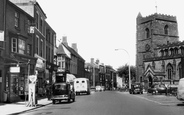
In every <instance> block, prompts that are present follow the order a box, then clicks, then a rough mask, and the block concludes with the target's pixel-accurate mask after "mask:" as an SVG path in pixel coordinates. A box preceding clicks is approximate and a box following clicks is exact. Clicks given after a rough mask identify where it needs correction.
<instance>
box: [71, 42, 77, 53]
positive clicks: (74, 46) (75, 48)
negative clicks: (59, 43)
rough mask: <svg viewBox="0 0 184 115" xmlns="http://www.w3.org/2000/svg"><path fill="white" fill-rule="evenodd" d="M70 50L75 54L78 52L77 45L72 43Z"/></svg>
mask: <svg viewBox="0 0 184 115" xmlns="http://www.w3.org/2000/svg"><path fill="white" fill-rule="evenodd" d="M72 48H73V49H74V50H75V51H76V52H78V49H77V44H76V43H72Z"/></svg>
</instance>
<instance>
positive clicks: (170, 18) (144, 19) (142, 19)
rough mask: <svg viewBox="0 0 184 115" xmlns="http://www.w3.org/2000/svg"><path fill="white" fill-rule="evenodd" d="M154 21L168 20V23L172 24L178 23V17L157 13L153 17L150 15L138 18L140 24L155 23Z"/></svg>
mask: <svg viewBox="0 0 184 115" xmlns="http://www.w3.org/2000/svg"><path fill="white" fill-rule="evenodd" d="M153 20H167V21H170V22H177V19H176V16H172V15H166V14H157V13H155V14H152V15H148V16H146V17H142V16H140V15H139V16H138V17H137V23H138V24H141V23H145V22H149V21H153Z"/></svg>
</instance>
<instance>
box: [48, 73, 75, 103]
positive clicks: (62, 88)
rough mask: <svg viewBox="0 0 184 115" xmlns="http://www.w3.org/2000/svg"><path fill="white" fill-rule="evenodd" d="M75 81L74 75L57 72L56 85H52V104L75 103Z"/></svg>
mask: <svg viewBox="0 0 184 115" xmlns="http://www.w3.org/2000/svg"><path fill="white" fill-rule="evenodd" d="M74 79H75V76H74V75H73V74H69V73H66V72H57V73H56V79H55V83H54V84H53V85H52V88H53V89H52V91H53V93H52V97H51V100H52V103H53V104H55V103H56V101H59V102H62V101H63V100H64V101H68V102H71V100H72V101H73V102H74V101H75V91H74Z"/></svg>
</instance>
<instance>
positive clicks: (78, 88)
mask: <svg viewBox="0 0 184 115" xmlns="http://www.w3.org/2000/svg"><path fill="white" fill-rule="evenodd" d="M74 90H75V93H76V95H79V94H81V93H86V94H88V95H89V94H90V84H89V79H87V78H76V79H75V80H74Z"/></svg>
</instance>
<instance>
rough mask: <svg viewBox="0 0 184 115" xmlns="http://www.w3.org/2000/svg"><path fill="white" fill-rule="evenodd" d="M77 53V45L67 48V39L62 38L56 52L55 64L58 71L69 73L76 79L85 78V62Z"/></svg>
mask: <svg viewBox="0 0 184 115" xmlns="http://www.w3.org/2000/svg"><path fill="white" fill-rule="evenodd" d="M77 51H78V50H77V44H72V47H70V46H68V42H67V37H66V36H64V37H63V41H62V43H61V44H60V45H59V47H58V49H57V51H56V55H57V63H58V66H59V69H60V70H62V71H69V72H70V73H71V74H73V75H75V76H76V77H77V78H80V77H85V68H84V67H85V60H84V59H83V58H82V57H81V56H80V55H79V54H78V52H77Z"/></svg>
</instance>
